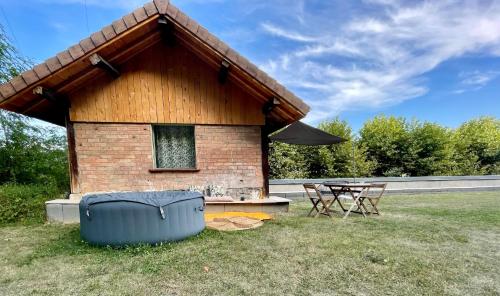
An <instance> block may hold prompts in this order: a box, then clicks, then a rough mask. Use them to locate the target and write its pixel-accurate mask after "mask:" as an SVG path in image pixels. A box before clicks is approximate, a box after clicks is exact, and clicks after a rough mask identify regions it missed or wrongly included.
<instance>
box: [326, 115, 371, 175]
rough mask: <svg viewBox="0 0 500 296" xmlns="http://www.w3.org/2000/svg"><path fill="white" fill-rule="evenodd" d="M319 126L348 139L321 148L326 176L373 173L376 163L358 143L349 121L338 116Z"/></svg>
mask: <svg viewBox="0 0 500 296" xmlns="http://www.w3.org/2000/svg"><path fill="white" fill-rule="evenodd" d="M318 128H319V129H321V130H323V131H325V132H327V133H330V134H332V135H336V136H339V137H341V138H343V139H345V140H346V141H345V142H343V143H340V144H334V145H329V146H323V147H322V148H321V149H320V155H321V161H322V163H325V164H326V167H327V169H326V174H325V176H324V177H330V178H332V177H353V176H356V177H361V176H364V177H366V176H370V175H371V173H372V171H373V168H374V163H373V162H371V161H368V160H367V159H366V149H364V148H363V147H361V146H359V145H358V144H357V142H356V140H355V139H354V137H353V135H352V129H351V127H350V126H349V124H348V123H347V121H345V120H340V119H339V118H338V117H337V118H334V119H333V120H330V121H324V122H322V123H320V124H319V126H318Z"/></svg>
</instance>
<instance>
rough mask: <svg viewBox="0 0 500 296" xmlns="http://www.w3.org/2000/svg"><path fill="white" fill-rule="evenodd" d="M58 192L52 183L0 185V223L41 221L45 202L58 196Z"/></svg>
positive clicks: (43, 215)
mask: <svg viewBox="0 0 500 296" xmlns="http://www.w3.org/2000/svg"><path fill="white" fill-rule="evenodd" d="M59 192H60V191H59V189H58V188H57V187H56V186H54V185H53V184H48V185H41V184H37V185H16V184H4V185H0V225H2V224H8V223H19V222H21V223H41V222H43V221H44V220H45V202H46V201H47V200H50V199H55V198H58V197H59V195H60V193H59Z"/></svg>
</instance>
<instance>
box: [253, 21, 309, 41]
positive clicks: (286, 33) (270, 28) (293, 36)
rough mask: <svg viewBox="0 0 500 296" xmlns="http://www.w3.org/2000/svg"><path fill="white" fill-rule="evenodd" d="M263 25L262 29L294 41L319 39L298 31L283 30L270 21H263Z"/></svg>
mask: <svg viewBox="0 0 500 296" xmlns="http://www.w3.org/2000/svg"><path fill="white" fill-rule="evenodd" d="M261 27H262V29H264V31H266V32H268V33H270V34H272V35H274V36H278V37H282V38H285V39H290V40H293V41H299V42H315V41H317V40H318V39H316V38H314V37H310V36H307V35H302V34H299V33H297V32H293V31H288V30H283V29H281V28H279V27H277V26H275V25H273V24H270V23H263V24H261Z"/></svg>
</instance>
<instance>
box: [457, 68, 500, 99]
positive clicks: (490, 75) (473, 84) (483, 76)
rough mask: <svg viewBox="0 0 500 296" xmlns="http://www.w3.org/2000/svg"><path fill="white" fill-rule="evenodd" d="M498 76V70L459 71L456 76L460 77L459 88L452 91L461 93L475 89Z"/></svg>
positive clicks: (499, 72) (499, 73)
mask: <svg viewBox="0 0 500 296" xmlns="http://www.w3.org/2000/svg"><path fill="white" fill-rule="evenodd" d="M498 76H500V71H479V70H475V71H469V72H460V73H459V74H458V78H459V79H460V88H459V89H456V90H454V91H453V93H455V94H461V93H464V92H467V91H476V90H479V89H481V88H483V87H484V86H486V85H487V84H488V83H489V82H491V81H492V80H494V79H495V78H497V77H498Z"/></svg>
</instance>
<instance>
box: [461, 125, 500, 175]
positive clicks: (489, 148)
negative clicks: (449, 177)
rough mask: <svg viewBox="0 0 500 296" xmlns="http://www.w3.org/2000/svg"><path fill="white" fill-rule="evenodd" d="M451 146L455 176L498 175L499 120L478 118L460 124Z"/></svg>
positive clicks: (499, 164) (499, 165)
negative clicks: (452, 146) (454, 163)
mask: <svg viewBox="0 0 500 296" xmlns="http://www.w3.org/2000/svg"><path fill="white" fill-rule="evenodd" d="M453 144H454V158H455V160H456V167H455V169H454V172H455V173H456V174H459V175H469V174H474V175H482V174H500V120H498V119H495V118H493V117H480V118H478V119H474V120H470V121H468V122H466V123H464V124H462V125H461V126H460V127H459V128H458V129H457V130H456V132H455V133H454V135H453Z"/></svg>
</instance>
